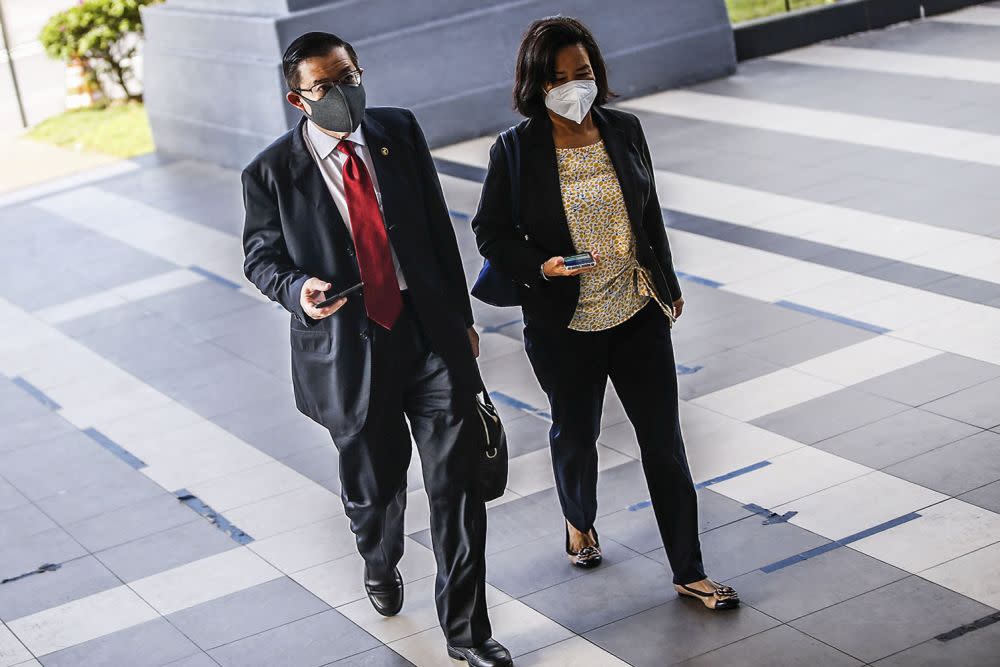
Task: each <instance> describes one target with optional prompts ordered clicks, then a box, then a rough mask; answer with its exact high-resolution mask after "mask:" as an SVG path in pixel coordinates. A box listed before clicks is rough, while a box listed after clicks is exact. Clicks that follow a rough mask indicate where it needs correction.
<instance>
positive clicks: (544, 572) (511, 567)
mask: <svg viewBox="0 0 1000 667" xmlns="http://www.w3.org/2000/svg"><path fill="white" fill-rule="evenodd" d="M600 538H601V550H602V552H603V554H604V562H603V564H602V565H601V567H602V568H603V567H605V566H612V565H615V564H617V563H621V562H624V561H627V560H631V559H633V558H635V557H636V556H639V554H638V553H636V552H635V551H632V550H631V549H628V548H626V547H624V546H622V545H621V544H618V543H617V542H615V541H613V540H611V539H608V537H607V535H606V534H604V533H602V534H600ZM565 547H566V543H565V534H564V533H562V532H554V533H552V534H550V535H546V536H545V537H542V538H540V539H537V540H535V541H533V542H529V543H527V544H522V545H520V546H517V547H514V548H511V549H507V550H506V551H500V552H498V553H494V554H490V557H489V563H488V567H487V570H486V579H487V581H488V582H489V583H490V584H492V585H493V586H496V587H497V588H499V589H500V590H501V591H503V592H504V593H506V594H507V595H510V596H512V597H517V598H519V597H523V596H525V595H530V594H531V593H535V592H537V591H540V590H543V589H545V588H549V587H551V586H555V585H556V584H561V583H563V582H566V581H569V580H570V579H576V578H577V577H582V576H586V575H588V574H590V573H593V572H595V570H584V569H581V568H578V567H573V566H572V565H570V563H569V560H568V559H567V558H566V550H565Z"/></svg>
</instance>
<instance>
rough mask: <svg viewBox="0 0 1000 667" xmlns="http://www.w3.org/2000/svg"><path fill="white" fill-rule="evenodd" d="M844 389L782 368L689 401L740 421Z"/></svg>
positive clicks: (832, 383)
mask: <svg viewBox="0 0 1000 667" xmlns="http://www.w3.org/2000/svg"><path fill="white" fill-rule="evenodd" d="M840 389H843V386H842V385H839V384H837V383H834V382H830V381H828V380H823V379H820V378H818V377H816V376H814V375H807V374H805V373H801V372H799V371H797V370H795V369H794V368H783V369H781V370H779V371H775V372H774V373H768V374H767V375H762V376H760V377H757V378H754V379H752V380H747V381H746V382H741V383H739V384H735V385H732V386H729V387H726V388H725V389H720V390H718V391H714V392H712V393H710V394H705V395H703V396H699V397H698V398H696V399H693V400H692V401H691V402H692V403H695V404H697V405H700V406H702V407H704V408H708V409H709V410H714V411H715V412H719V413H721V414H724V415H728V416H730V417H733V418H735V419H739V420H740V421H746V422H748V421H752V420H754V419H757V418H758V417H763V416H764V415H767V414H771V413H772V412H777V411H778V410H783V409H785V408H788V407H791V406H793V405H798V404H799V403H804V402H806V401H808V400H811V399H814V398H819V397H820V396H825V395H826V394H832V393H833V392H835V391H838V390H840Z"/></svg>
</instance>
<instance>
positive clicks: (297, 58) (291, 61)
mask: <svg viewBox="0 0 1000 667" xmlns="http://www.w3.org/2000/svg"><path fill="white" fill-rule="evenodd" d="M341 46H342V47H344V50H346V51H347V55H349V56H350V57H351V62H353V63H354V66H355V67H357V66H358V54H357V53H355V52H354V47H353V46H351V45H350V44H349V43H348V42H346V41H344V40H343V39H341V38H340V37H337V36H336V35H333V34H331V33H328V32H307V33H306V34H304V35H302V36H300V37H296V38H295V41H294V42H292V43H291V44H289V45H288V48H287V49H285V55H283V56H282V57H281V71H282V72H283V73H284V75H285V84H286V85H287V86H288V89H289V90H295V89H296V88H298V87H299V83H300V82H299V63H301V62H302V61H303V60H305V59H307V58H316V57H318V56H326V55H329V54H330V52H331V51H333V50H334V49H336V48H338V47H341Z"/></svg>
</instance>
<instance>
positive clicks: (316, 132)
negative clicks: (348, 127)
mask: <svg viewBox="0 0 1000 667" xmlns="http://www.w3.org/2000/svg"><path fill="white" fill-rule="evenodd" d="M306 132H307V133H308V134H309V141H310V142H312V145H313V148H314V149H315V150H316V154H317V155H319V159H321V160H325V159H326V158H328V157H330V153H332V152H333V151H334V149H336V148H337V144H339V143H340V139H338V138H337V137H331V136H330V135H329V134H327V133H326V132H323V131H322V130H320V129H319V127H318V126H317V125H316V123H314V122H312V121H311V120H307V121H306ZM345 138H346V139H347V140H348V141H350V142H352V143H355V144H357V145H359V146H364V145H365V133H364V132H363V131H362V130H361V128H360V127H359V128H358V129H357V130H355V131H354V132H351V133H350V134H349V135H347V137H345Z"/></svg>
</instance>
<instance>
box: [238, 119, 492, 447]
mask: <svg viewBox="0 0 1000 667" xmlns="http://www.w3.org/2000/svg"><path fill="white" fill-rule="evenodd" d="M305 122H306V121H305V119H303V120H302V121H300V122H299V123H298V125H297V126H296V127H295V128H294V129H292V130H291V131H289V132H288V133H287V134H285V135H283V136H282V137H281V138H279V139H278V140H277V141H275V142H274V143H273V144H271V145H270V146H269V147H268V148H266V149H264V150H263V151H262V152H261V153H260V154H259V155H258V156H257V157H256V158H254V160H253V161H252V162H251V163H250V164H249V165H248V166H247V167H246V169H244V170H243V199H244V205H245V207H246V223H245V227H244V231H243V250H244V253H245V257H246V259H245V262H244V265H243V269H244V273H246V276H247V278H249V279H250V281H251V282H252V283H253V284H254V285H256V286H257V287H258V288H259V289H260V291H261V292H262V293H263V294H265V295H266V296H267V297H269V298H271V299H272V300H274V301H277V302H278V303H280V304H281V305H282V306H284V308H285V309H286V310H288V311H289V312H290V313H291V314H292V317H291V318H290V328H291V332H290V337H291V348H292V384H293V387H294V391H295V404H296V406H297V407H298V409H299V410H300V411H301V412H303V413H304V414H306V415H308V416H309V417H311V418H312V419H313V420H315V421H317V422H319V423H320V424H322V425H323V426H325V427H327V428H328V429H330V431H331V432H332V433H333V434H334V437H337V436H348V435H353V434H355V433H357V432H358V431H359V430H360V429H361V427H362V426H363V425H364V423H365V420H366V418H367V414H368V403H369V398H370V390H371V379H372V369H371V363H372V349H371V348H372V345H371V340H372V335H373V333H374V331H373V327H377V326H378V325H375V324H372V323H371V322H370V320H369V319H368V317H367V315H366V314H365V308H364V298H363V296H358V295H355V296H351V297H350V298H348V301H347V303H346V304H345V305H344V307H343V308H341V309H340V310H339V311H337V312H336V313H334V314H333V315H331V316H330V317H327V318H325V319H322V320H314V319H312V318H311V317H309V316H308V315H306V314H305V313H304V312H303V310H302V307H301V304H300V301H299V298H300V294H301V291H302V284H303V283H304V282H305V281H306V280H307V279H308V278H309V277H311V276H315V277H318V278H321V279H323V280H325V281H327V282H329V283H331V284H332V285H333V290H341V289H346V288H347V287H350V286H351V285H354V284H356V283H357V282H359V280H360V278H359V275H360V274H359V271H358V263H357V260H356V258H355V256H354V255H355V251H354V243H353V241H352V240H351V237H350V235H349V234H348V231H347V228H346V226H345V223H344V219H343V218H342V217H341V215H340V212H339V211H338V210H337V206H336V204H335V203H334V201H333V198H332V197H331V196H330V192H329V190H328V189H327V186H326V183H325V182H324V181H323V176H322V174H321V173H320V170H319V167H318V166H317V164H316V163H315V161H314V160H313V158H312V156H311V155H310V153H309V150H308V149H307V147H306V144H305V141H304V139H303V138H302V129H303V127H302V126H303V124H304V123H305ZM361 127H362V128H363V129H364V132H365V138H366V142H367V144H368V147H369V150H370V152H371V157H372V161H373V163H374V166H375V172H376V175H377V177H378V183H379V187H380V188H381V191H382V208H383V210H384V217H385V224H386V228H387V230H388V233H389V240H390V242H391V243H392V247H393V249H394V250H395V251H396V256H397V257H398V259H399V264H400V268H401V269H402V271H403V275H404V276H405V277H406V283H407V287H408V290H409V295H410V298H411V301H412V303H413V305H414V308H415V310H416V313H417V319H418V321H419V322H420V325H421V327H422V329H423V330H424V332H425V333H426V334H427V337H428V339H429V342H430V345H431V348H432V349H433V350H434V351H435V352H437V353H438V354H440V355H441V356H442V357H443V358H444V360H445V362H446V364H447V365H448V368H449V370H450V372H451V375H452V380H453V382H454V384H455V387H456V389H457V390H459V391H468V392H469V393H474V392H475V391H477V390H478V389H479V387H480V386H481V385H482V381H481V380H480V377H479V370H478V367H477V365H476V361H475V358H474V357H473V356H472V350H471V346H470V344H469V339H468V334H467V333H466V328H467V327H470V326H472V307H471V305H470V303H469V296H468V289H467V285H466V282H465V273H464V271H463V269H462V261H461V257H460V256H459V253H458V244H457V243H456V241H455V231H454V229H453V227H452V223H451V217H450V215H449V213H448V208H447V206H446V205H445V201H444V195H443V194H442V192H441V184H440V182H439V181H438V177H437V172H436V171H435V168H434V162H433V160H432V158H431V154H430V151H429V150H428V148H427V142H426V140H425V139H424V135H423V132H422V131H421V129H420V126H419V125H418V124H417V121H416V119H415V118H414V117H413V114H412V113H411V112H410V111H408V110H406V109H394V108H370V109H367V110H366V111H365V116H364V120H363V121H362V124H361ZM383 149H388V152H387V154H383V153H386V151H384V150H383Z"/></svg>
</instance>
